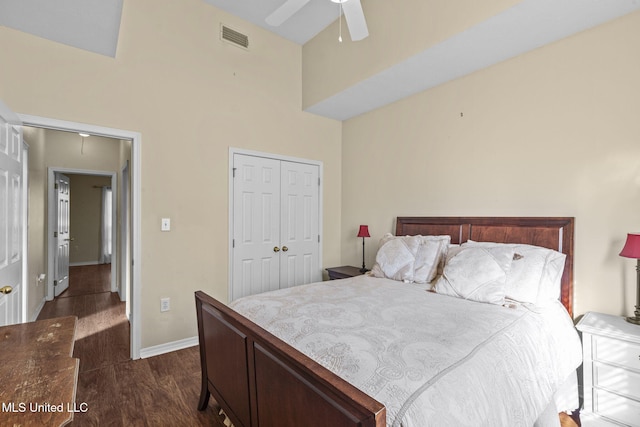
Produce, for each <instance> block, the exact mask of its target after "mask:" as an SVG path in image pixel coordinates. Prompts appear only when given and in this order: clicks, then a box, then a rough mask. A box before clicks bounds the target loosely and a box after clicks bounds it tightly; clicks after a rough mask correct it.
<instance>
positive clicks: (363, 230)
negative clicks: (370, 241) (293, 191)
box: [357, 225, 640, 237]
mask: <svg viewBox="0 0 640 427" xmlns="http://www.w3.org/2000/svg"><path fill="white" fill-rule="evenodd" d="M357 237H371V236H370V235H369V226H368V225H361V226H360V230H358V236H357ZM638 237H640V236H638Z"/></svg>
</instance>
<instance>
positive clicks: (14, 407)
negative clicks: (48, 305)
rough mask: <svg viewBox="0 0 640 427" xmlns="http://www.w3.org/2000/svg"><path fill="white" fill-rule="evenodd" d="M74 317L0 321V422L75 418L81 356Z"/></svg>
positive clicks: (24, 423) (28, 423) (32, 423)
mask: <svg viewBox="0 0 640 427" xmlns="http://www.w3.org/2000/svg"><path fill="white" fill-rule="evenodd" d="M76 323H77V318H76V317H75V316H70V317H60V318H55V319H48V320H40V321H36V322H30V323H23V324H19V325H10V326H3V327H0V362H1V363H0V378H1V379H2V383H1V386H0V405H1V406H0V425H3V426H5V425H8V426H45V425H46V426H60V425H65V424H67V423H68V422H70V421H71V420H72V419H73V414H74V412H77V411H80V410H86V408H84V407H83V406H82V405H80V406H76V401H75V399H76V387H77V382H78V366H79V360H78V359H75V358H73V357H72V354H73V344H74V340H75V333H76Z"/></svg>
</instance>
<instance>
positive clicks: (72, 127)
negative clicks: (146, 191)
mask: <svg viewBox="0 0 640 427" xmlns="http://www.w3.org/2000/svg"><path fill="white" fill-rule="evenodd" d="M18 117H19V118H20V120H21V121H22V122H23V124H24V125H26V126H35V127H41V128H48V129H57V130H64V131H68V132H88V133H90V134H93V135H99V136H106V137H109V138H117V139H128V140H131V172H132V173H131V180H130V183H131V196H132V200H133V203H132V206H131V238H132V239H133V253H132V258H131V259H132V266H131V295H130V299H131V318H130V319H129V320H130V322H131V328H130V330H131V345H130V347H131V358H132V359H139V358H140V346H141V337H142V319H141V316H142V312H141V301H140V300H141V297H142V274H141V271H140V270H141V269H140V267H139V264H140V260H141V254H142V219H141V215H140V212H141V211H140V206H141V188H142V186H141V177H142V171H141V166H142V159H141V154H142V135H141V134H140V133H139V132H132V131H127V130H122V129H114V128H107V127H103V126H96V125H90V124H86V123H77V122H68V121H65V120H58V119H50V118H46V117H39V116H31V115H27V114H18Z"/></svg>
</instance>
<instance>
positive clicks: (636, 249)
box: [620, 233, 640, 325]
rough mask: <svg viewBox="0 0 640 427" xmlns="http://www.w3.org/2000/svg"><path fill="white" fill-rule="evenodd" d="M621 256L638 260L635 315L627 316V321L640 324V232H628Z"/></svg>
mask: <svg viewBox="0 0 640 427" xmlns="http://www.w3.org/2000/svg"><path fill="white" fill-rule="evenodd" d="M620 256H623V257H625V258H634V259H636V260H637V264H636V274H637V278H636V285H637V289H636V309H635V311H634V312H633V313H634V314H635V316H633V317H627V322H629V323H634V324H636V325H640V233H628V234H627V241H626V242H625V244H624V248H622V252H620Z"/></svg>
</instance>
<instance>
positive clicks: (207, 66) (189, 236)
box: [0, 0, 341, 348]
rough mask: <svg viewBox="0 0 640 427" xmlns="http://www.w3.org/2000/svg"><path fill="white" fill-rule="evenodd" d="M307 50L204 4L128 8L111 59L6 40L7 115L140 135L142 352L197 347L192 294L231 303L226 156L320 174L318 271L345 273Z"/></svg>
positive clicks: (330, 163) (0, 86) (17, 36)
mask: <svg viewBox="0 0 640 427" xmlns="http://www.w3.org/2000/svg"><path fill="white" fill-rule="evenodd" d="M221 22H224V23H225V24H226V25H229V26H230V27H232V28H234V29H236V30H238V31H242V32H245V33H246V34H248V35H249V38H250V43H251V46H250V49H249V51H245V50H242V49H239V48H237V47H235V46H231V45H228V44H226V43H222V42H221V41H220V39H219V35H218V33H219V25H220V23H221ZM301 50H302V49H301V47H300V46H298V45H296V44H294V43H291V42H288V41H286V40H284V39H282V38H281V37H278V36H275V35H273V34H271V33H269V32H267V31H264V30H262V29H260V28H258V27H255V26H253V25H251V24H248V23H246V22H244V21H240V20H238V19H237V18H234V17H232V16H230V15H227V14H225V13H222V12H220V11H218V10H217V9H215V8H213V7H211V6H209V5H208V4H206V3H205V2H203V1H201V0H182V1H179V2H176V1H173V0H137V1H128V2H125V3H124V7H123V16H122V23H121V26H120V39H119V43H118V51H117V54H116V58H115V59H114V58H108V57H104V56H100V55H96V54H93V53H90V52H85V51H82V50H78V49H74V48H71V47H67V46H64V45H61V44H56V43H52V42H49V41H46V40H43V39H40V38H37V37H34V36H31V35H28V34H24V33H21V32H18V31H14V30H11V29H8V28H4V27H0V51H1V52H3V55H2V56H1V57H0V69H1V70H2V78H1V79H0V99H2V100H3V101H4V102H5V103H6V104H7V105H8V106H9V107H10V108H12V109H13V110H14V111H16V112H18V113H23V114H31V115H36V116H43V117H52V118H56V119H61V120H68V121H74V122H82V123H90V124H95V125H100V126H106V127H111V128H117V129H124V130H129V131H136V132H140V133H141V134H142V143H141V152H142V153H141V162H142V164H141V185H142V194H141V215H142V217H141V219H142V230H141V237H142V243H141V244H142V259H140V260H135V262H136V264H137V265H139V266H140V267H141V275H142V283H141V284H139V285H140V286H141V292H142V302H141V304H142V306H141V309H142V319H140V320H141V322H140V325H141V327H142V347H143V348H144V347H150V346H153V345H157V344H163V343H167V342H171V341H175V340H179V339H184V338H187V337H193V336H195V335H196V318H195V308H194V302H193V301H194V299H193V298H194V297H193V292H194V291H195V290H198V289H202V290H204V291H206V292H208V293H210V294H211V295H213V296H214V297H217V298H220V299H222V300H226V298H227V293H228V273H227V270H228V263H229V258H228V253H227V252H228V250H227V247H228V246H227V238H228V208H227V205H228V179H227V177H228V161H229V160H228V159H229V154H228V153H229V147H230V146H232V147H238V148H242V149H248V150H257V151H265V152H273V153H276V154H283V155H287V156H294V157H301V158H307V159H312V160H319V161H322V162H323V165H324V176H325V182H324V195H323V207H324V224H323V230H324V233H323V236H322V241H323V261H324V263H325V265H336V263H338V262H339V261H340V255H339V254H340V239H339V233H340V214H339V212H340V201H341V197H340V194H341V189H340V185H341V159H340V157H341V145H340V139H341V123H340V122H337V121H334V120H328V119H325V118H321V117H317V116H313V115H310V114H307V113H304V112H302V111H301V108H300V105H301V99H302V94H301V90H302V89H301V86H302V84H301V55H302V52H301ZM162 217H170V218H171V219H172V231H171V232H169V233H163V232H161V231H160V218H162ZM162 297H170V298H171V311H169V312H165V313H160V298H162Z"/></svg>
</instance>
